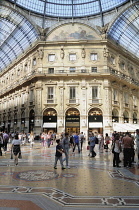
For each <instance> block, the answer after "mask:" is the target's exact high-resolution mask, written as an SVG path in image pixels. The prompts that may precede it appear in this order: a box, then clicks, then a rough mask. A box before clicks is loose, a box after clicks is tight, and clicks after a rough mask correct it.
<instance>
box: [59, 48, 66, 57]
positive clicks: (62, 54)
mask: <svg viewBox="0 0 139 210" xmlns="http://www.w3.org/2000/svg"><path fill="white" fill-rule="evenodd" d="M64 56H65V53H64V49H63V48H61V51H60V57H61V58H62V59H64Z"/></svg>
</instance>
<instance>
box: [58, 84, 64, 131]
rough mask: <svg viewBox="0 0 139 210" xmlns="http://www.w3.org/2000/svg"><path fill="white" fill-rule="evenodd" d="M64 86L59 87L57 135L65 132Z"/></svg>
mask: <svg viewBox="0 0 139 210" xmlns="http://www.w3.org/2000/svg"><path fill="white" fill-rule="evenodd" d="M64 89H65V88H64V86H63V84H61V85H59V92H60V94H59V95H60V98H59V101H58V103H59V115H58V116H57V133H62V132H65V114H64Z"/></svg>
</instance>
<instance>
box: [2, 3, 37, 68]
mask: <svg viewBox="0 0 139 210" xmlns="http://www.w3.org/2000/svg"><path fill="white" fill-rule="evenodd" d="M0 10H1V17H3V18H1V19H0V54H1V55H0V57H1V63H4V64H1V63H0V70H2V68H3V66H4V68H5V65H9V64H10V63H11V62H12V61H13V60H14V59H16V58H17V57H18V56H19V55H21V54H22V53H23V52H24V51H25V50H26V49H27V48H28V47H29V46H30V45H31V44H32V42H34V41H36V40H37V39H38V34H37V32H36V30H35V28H34V27H33V26H32V25H31V24H30V22H29V21H28V20H26V19H25V18H24V17H23V16H22V15H20V14H18V13H17V12H15V11H14V10H11V11H10V12H9V10H10V9H8V10H7V7H4V6H0ZM5 11H7V12H8V13H7V14H6V13H5Z"/></svg>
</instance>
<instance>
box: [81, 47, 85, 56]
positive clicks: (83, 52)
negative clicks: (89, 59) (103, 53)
mask: <svg viewBox="0 0 139 210" xmlns="http://www.w3.org/2000/svg"><path fill="white" fill-rule="evenodd" d="M81 56H82V58H85V56H86V52H85V49H84V48H83V49H82V53H81Z"/></svg>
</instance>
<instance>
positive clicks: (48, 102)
mask: <svg viewBox="0 0 139 210" xmlns="http://www.w3.org/2000/svg"><path fill="white" fill-rule="evenodd" d="M47 104H57V99H54V98H52V99H47Z"/></svg>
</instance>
